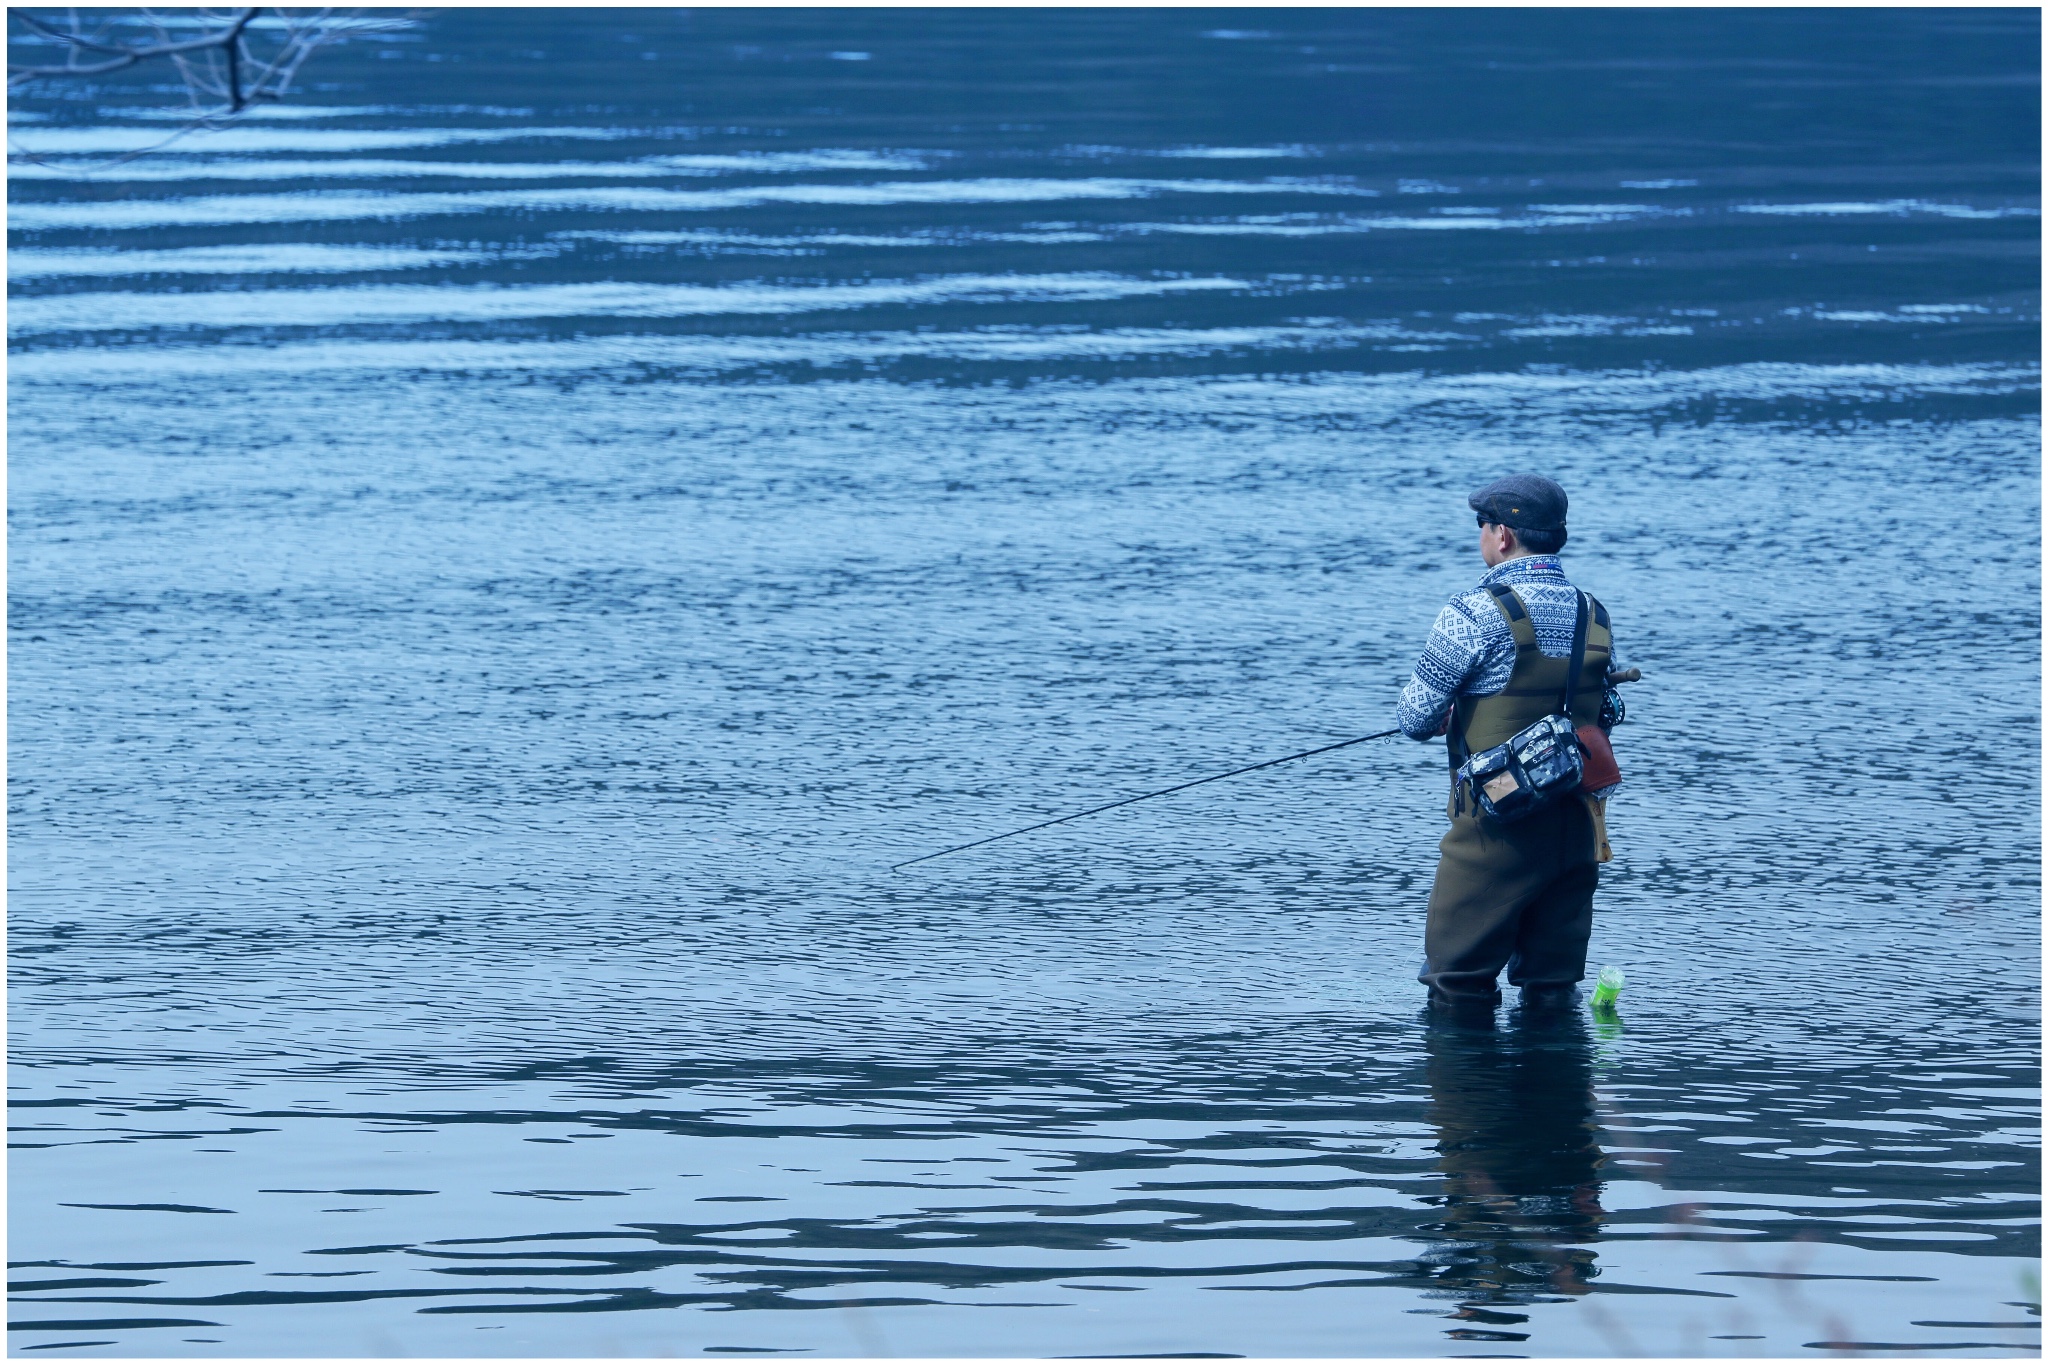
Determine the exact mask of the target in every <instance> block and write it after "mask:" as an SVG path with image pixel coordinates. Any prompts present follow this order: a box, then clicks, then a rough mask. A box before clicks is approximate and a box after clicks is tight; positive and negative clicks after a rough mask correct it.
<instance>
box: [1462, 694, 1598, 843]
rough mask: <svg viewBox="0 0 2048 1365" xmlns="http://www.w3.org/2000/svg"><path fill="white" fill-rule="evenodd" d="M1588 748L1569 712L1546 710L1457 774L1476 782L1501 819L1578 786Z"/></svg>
mask: <svg viewBox="0 0 2048 1365" xmlns="http://www.w3.org/2000/svg"><path fill="white" fill-rule="evenodd" d="M1584 773H1585V754H1584V752H1583V751H1582V750H1581V749H1580V748H1579V736H1578V732H1577V731H1576V730H1574V729H1573V728H1572V722H1571V717H1570V716H1565V715H1554V716H1545V717H1544V718H1543V719H1542V720H1539V721H1537V722H1536V723H1535V724H1534V725H1531V726H1529V727H1527V728H1526V729H1523V730H1520V731H1518V732H1516V733H1515V734H1513V735H1511V736H1509V737H1508V742H1507V743H1505V744H1496V745H1494V746H1493V747H1492V748H1491V749H1484V750H1481V751H1480V752H1479V753H1476V754H1474V755H1472V757H1470V758H1468V759H1466V760H1465V762H1464V765H1463V766H1462V767H1460V768H1459V769H1458V780H1459V781H1460V782H1463V783H1465V784H1467V785H1469V786H1470V787H1471V790H1472V794H1473V795H1474V796H1475V797H1476V798H1477V799H1478V801H1479V808H1480V809H1481V810H1483V811H1485V812H1486V813H1487V814H1488V815H1491V816H1492V817H1493V818H1494V819H1496V820H1498V821H1500V822H1501V823H1502V824H1511V823H1513V822H1514V821H1516V820H1519V819H1521V818H1522V817H1523V816H1525V815H1527V814H1529V813H1530V812H1531V811H1534V810H1537V809H1539V808H1540V807H1543V806H1547V805H1549V804H1550V803H1551V802H1552V801H1554V800H1556V799H1557V798H1558V797H1560V796H1566V795H1569V794H1571V793H1573V792H1576V791H1577V790H1578V789H1579V781H1580V778H1581V777H1582V776H1583V775H1584Z"/></svg>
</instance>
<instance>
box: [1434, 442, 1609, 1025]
mask: <svg viewBox="0 0 2048 1365" xmlns="http://www.w3.org/2000/svg"><path fill="white" fill-rule="evenodd" d="M1468 501H1469V502H1470V503H1471V506H1472V510H1473V511H1474V512H1475V513H1476V514H1477V515H1478V518H1479V557H1480V558H1481V559H1483V560H1484V561H1485V562H1486V568H1487V572H1486V574H1485V575H1484V576H1483V577H1482V578H1481V579H1480V580H1479V584H1478V586H1477V587H1476V588H1474V589H1473V590H1471V591H1470V592H1466V593H1461V594H1460V595H1459V596H1457V597H1454V598H1452V599H1451V601H1450V604H1449V605H1448V606H1446V607H1445V608H1444V609H1443V610H1442V611H1440V612H1438V613H1437V617H1436V624H1435V625H1434V626H1433V627H1432V628H1431V630H1430V634H1429V643H1428V644H1427V645H1426V646H1424V648H1423V651H1422V658H1421V659H1420V661H1418V662H1417V663H1416V665H1415V673H1414V676H1413V677H1411V678H1410V679H1409V680H1408V684H1407V686H1406V687H1404V688H1402V689H1401V700H1400V703H1399V709H1398V712H1397V719H1398V720H1399V721H1400V725H1401V730H1402V732H1403V733H1404V734H1406V735H1407V736H1408V737H1409V738H1411V739H1418V740H1421V739H1429V738H1432V737H1433V736H1436V735H1443V736H1445V739H1446V741H1447V743H1448V744H1449V746H1450V760H1451V771H1452V791H1451V801H1450V812H1449V813H1450V816H1451V829H1450V833H1448V834H1446V835H1445V836H1444V837H1443V842H1442V844H1441V845H1439V847H1440V849H1441V852H1442V857H1441V859H1440V861H1439V862H1438V863H1437V869H1436V883H1435V885H1434V886H1433V887H1432V888H1431V890H1430V895H1429V920H1428V926H1427V928H1426V929H1425V931H1424V940H1423V947H1424V952H1425V955H1426V961H1425V962H1424V964H1423V968H1422V971H1421V972H1420V973H1419V979H1420V980H1421V981H1422V982H1423V983H1424V984H1426V985H1427V986H1428V987H1429V999H1430V1002H1431V1004H1432V1005H1433V1006H1446V1007H1459V1006H1473V1007H1482V1008H1486V1009H1491V1008H1492V1007H1493V1006H1494V1005H1496V1004H1498V1003H1499V1001H1500V988H1499V986H1498V985H1497V984H1496V978H1497V977H1498V976H1499V974H1500V971H1501V969H1502V968H1503V967H1505V968H1506V969H1507V974H1508V982H1509V984H1510V985H1514V986H1518V987H1520V988H1521V991H1522V1003H1523V1005H1524V1007H1525V1008H1528V1007H1537V1008H1541V1007H1545V1006H1555V1005H1562V1004H1568V1003H1570V1002H1571V1001H1572V999H1573V998H1574V994H1575V990H1576V986H1577V983H1578V981H1579V980H1580V978H1581V977H1583V976H1584V975H1585V968H1586V943H1587V940H1588V939H1589V938H1590V937H1591V936H1592V931H1593V890H1594V888H1595V887H1596V886H1597V885H1598V884H1599V880H1600V866H1599V865H1600V861H1601V860H1602V855H1603V854H1604V851H1605V833H1604V830H1602V829H1601V828H1600V824H1601V816H1600V808H1599V806H1598V805H1597V804H1596V803H1595V802H1594V801H1592V800H1590V799H1588V798H1587V797H1585V796H1584V795H1581V794H1580V787H1579V780H1578V775H1577V772H1576V770H1574V771H1572V772H1570V773H1567V774H1566V775H1565V776H1566V777H1567V778H1568V779H1569V780H1568V781H1565V782H1562V783H1560V784H1559V785H1558V787H1557V788H1556V790H1554V791H1545V790H1543V782H1544V780H1545V777H1546V771H1547V769H1546V764H1547V762H1548V760H1547V759H1545V757H1544V755H1545V754H1548V753H1554V752H1557V751H1558V747H1559V746H1557V745H1555V744H1553V747H1552V748H1551V749H1549V750H1545V749H1543V748H1542V747H1541V745H1542V743H1543V741H1544V739H1545V737H1546V736H1547V735H1553V734H1554V735H1559V736H1561V735H1562V734H1563V732H1564V731H1565V730H1566V729H1567V728H1578V729H1579V730H1580V733H1581V734H1584V735H1585V736H1586V738H1587V739H1588V740H1589V741H1591V745H1592V747H1595V748H1597V749H1599V750H1601V751H1603V752H1604V751H1605V749H1606V745H1605V742H1604V741H1605V732H1606V730H1607V729H1608V728H1610V727H1612V726H1613V725H1614V724H1616V723H1618V722H1619V721H1620V719H1621V716H1622V714H1623V711H1622V706H1621V701H1620V698H1619V697H1617V696H1616V695H1614V692H1613V689H1612V687H1611V686H1610V685H1609V681H1608V676H1607V675H1608V672H1609V670H1610V669H1611V668H1612V667H1613V666H1614V665H1613V658H1614V653H1613V634H1612V632H1611V630H1610V629H1609V627H1608V622H1607V613H1606V611H1605V609H1604V608H1602V607H1601V606H1600V604H1599V603H1598V602H1595V601H1594V600H1593V599H1592V598H1591V597H1589V596H1587V595H1586V594H1584V593H1581V592H1580V591H1579V590H1578V589H1577V588H1575V587H1573V586H1572V583H1571V581H1570V580H1569V579H1568V578H1566V577H1565V572H1564V566H1563V565H1562V564H1560V563H1559V562H1558V557H1557V552H1558V551H1559V550H1562V549H1563V548H1564V544H1565V534H1566V533H1565V511H1566V507H1567V500H1566V498H1565V492H1564V489H1563V488H1561V487H1559V486H1558V485H1557V484H1556V483H1553V482H1552V481H1551V480H1549V479H1546V478H1543V477H1541V476H1539V475H1535V474H1512V475H1509V476H1508V477H1507V478H1504V479H1497V480H1495V481H1494V482H1492V483H1490V484H1488V485H1487V486H1486V487H1484V488H1482V489H1480V490H1479V491H1478V492H1476V493H1474V494H1472V496H1471V498H1470V499H1468ZM1560 715H1568V716H1569V717H1570V722H1569V727H1566V726H1564V725H1563V724H1562V723H1561V722H1553V723H1551V724H1550V726H1549V728H1548V729H1547V730H1546V729H1545V728H1544V722H1545V721H1546V718H1548V717H1555V716H1560ZM1525 732H1526V734H1527V735H1533V736H1534V739H1535V745H1536V747H1533V748H1531V747H1527V746H1528V744H1529V742H1530V741H1529V740H1528V739H1527V738H1526V737H1525ZM1511 740H1512V741H1514V743H1513V744H1511V743H1510V741H1511ZM1509 749H1513V750H1515V761H1514V762H1513V763H1509V762H1508V761H1507V757H1506V755H1507V751H1508V750H1509ZM1574 752H1575V753H1576V751H1574ZM1475 756H1476V757H1475ZM1525 759H1526V760H1527V761H1526V762H1525V761H1524V760H1525ZM1614 776H1615V777H1616V778H1618V776H1619V775H1618V774H1615V775H1614ZM1589 780H1590V779H1589ZM1482 798H1483V799H1482Z"/></svg>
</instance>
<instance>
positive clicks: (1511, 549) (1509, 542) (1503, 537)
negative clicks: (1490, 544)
mask: <svg viewBox="0 0 2048 1365" xmlns="http://www.w3.org/2000/svg"><path fill="white" fill-rule="evenodd" d="M1521 548H1522V542H1521V541H1520V540H1518V539H1517V538H1516V536H1515V528H1514V527H1512V526H1508V525H1505V524H1503V525H1502V526H1501V528H1500V552H1501V555H1502V557H1503V558H1512V557H1513V556H1514V553H1515V551H1517V550H1519V549H1521Z"/></svg>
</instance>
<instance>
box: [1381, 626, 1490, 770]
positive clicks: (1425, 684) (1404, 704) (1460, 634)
mask: <svg viewBox="0 0 2048 1365" xmlns="http://www.w3.org/2000/svg"><path fill="white" fill-rule="evenodd" d="M1484 643H1485V636H1484V632H1483V631H1482V630H1481V629H1480V628H1479V624H1478V622H1476V621H1474V620H1473V619H1472V617H1471V616H1470V615H1469V614H1468V613H1467V612H1466V610H1465V608H1464V605H1463V603H1461V602H1458V601H1455V600H1454V601H1452V602H1451V603H1450V604H1449V605H1448V606H1446V607H1445V608H1444V609H1443V610H1442V611H1440V612H1438V613H1437V614H1436V624H1435V625H1433V626H1431V627H1430V630H1429V643H1428V644H1426V645H1424V646H1423V647H1422V657H1421V658H1420V659H1418V660H1417V661H1416V663H1415V673H1414V675H1413V676H1411V677H1410V678H1409V679H1408V685H1407V686H1406V687H1403V688H1402V689H1401V700H1400V703H1399V704H1398V705H1397V706H1396V708H1395V712H1394V719H1395V720H1396V721H1397V722H1398V723H1399V724H1400V726H1401V733H1402V734H1404V735H1406V736H1408V738H1410V739H1428V738H1429V737H1430V736H1431V735H1433V734H1435V733H1436V728H1437V726H1439V725H1441V724H1442V723H1443V719H1444V715H1445V713H1446V712H1448V711H1449V710H1450V709H1451V702H1452V699H1453V698H1455V697H1456V696H1457V695H1458V690H1459V689H1460V688H1462V687H1463V686H1464V685H1465V681H1466V679H1468V678H1470V677H1471V676H1472V674H1473V673H1474V671H1476V670H1477V669H1478V668H1479V666H1480V660H1481V656H1482V654H1483V653H1484V651H1483V649H1482V646H1483V645H1484Z"/></svg>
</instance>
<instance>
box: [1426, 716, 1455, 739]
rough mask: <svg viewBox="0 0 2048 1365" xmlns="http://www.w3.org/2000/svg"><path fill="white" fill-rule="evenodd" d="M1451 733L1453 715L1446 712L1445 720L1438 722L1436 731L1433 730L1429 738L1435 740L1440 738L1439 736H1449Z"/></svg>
mask: <svg viewBox="0 0 2048 1365" xmlns="http://www.w3.org/2000/svg"><path fill="white" fill-rule="evenodd" d="M1450 732H1451V713H1450V712H1449V711H1446V712H1444V718H1443V719H1442V720H1440V721H1438V722H1437V723H1436V729H1434V730H1431V731H1430V732H1429V737H1430V738H1431V739H1435V738H1437V737H1438V736H1439V735H1447V734H1449V733H1450Z"/></svg>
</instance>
